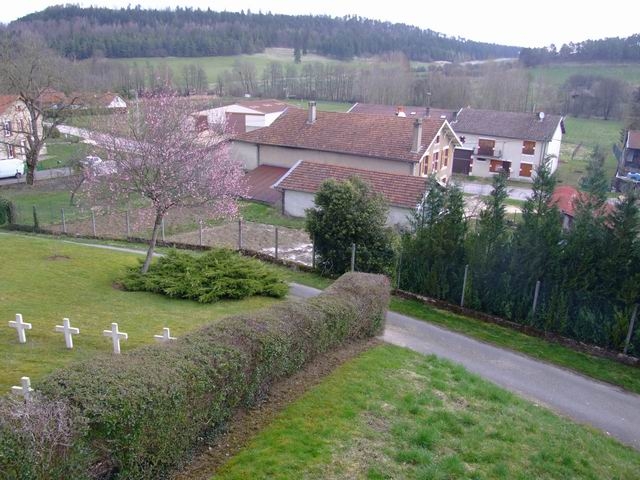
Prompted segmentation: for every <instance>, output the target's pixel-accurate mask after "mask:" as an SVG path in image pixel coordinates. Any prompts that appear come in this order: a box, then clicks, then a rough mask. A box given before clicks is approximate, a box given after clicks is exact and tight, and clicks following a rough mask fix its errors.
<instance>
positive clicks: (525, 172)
mask: <svg viewBox="0 0 640 480" xmlns="http://www.w3.org/2000/svg"><path fill="white" fill-rule="evenodd" d="M532 170H533V165H532V164H531V163H521V164H520V173H519V175H520V176H521V177H531V171H532Z"/></svg>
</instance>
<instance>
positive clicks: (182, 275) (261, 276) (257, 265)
mask: <svg viewBox="0 0 640 480" xmlns="http://www.w3.org/2000/svg"><path fill="white" fill-rule="evenodd" d="M122 285H123V287H124V288H125V289H127V290H134V291H147V292H155V293H161V294H163V295H167V296H169V297H174V298H185V299H189V300H196V301H198V302H201V303H212V302H217V301H218V300H222V299H234V300H238V299H242V298H246V297H250V296H252V295H263V296H267V297H276V298H282V297H284V296H285V295H286V294H287V292H288V287H287V284H286V283H285V282H284V280H283V279H282V278H281V277H280V276H279V275H278V274H277V273H276V272H274V271H273V270H269V269H267V268H266V267H265V265H264V264H262V263H261V262H259V261H257V260H254V259H251V258H247V257H243V256H242V255H240V254H238V253H236V252H234V251H232V250H228V249H216V250H211V251H209V252H207V253H205V254H204V255H201V256H195V255H191V254H189V253H185V252H178V251H175V250H172V251H171V252H169V254H168V255H167V256H165V257H161V258H159V259H158V260H156V261H155V262H154V263H153V264H152V265H151V267H150V268H149V271H148V272H147V273H145V274H143V273H140V268H132V269H131V270H129V272H128V274H127V276H126V277H125V278H124V279H123V280H122Z"/></svg>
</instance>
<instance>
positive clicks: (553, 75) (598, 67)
mask: <svg viewBox="0 0 640 480" xmlns="http://www.w3.org/2000/svg"><path fill="white" fill-rule="evenodd" d="M531 72H532V73H533V74H534V76H535V77H536V78H538V79H540V80H543V81H544V83H546V84H548V85H552V86H555V87H559V86H561V85H562V84H563V83H564V82H565V81H566V80H567V79H568V78H569V77H570V76H571V75H600V76H604V77H614V78H619V79H620V80H624V81H627V82H629V83H631V84H633V85H640V65H639V64H628V65H623V64H620V65H616V64H604V63H595V64H575V65H574V64H561V65H545V66H542V67H536V68H532V69H531Z"/></svg>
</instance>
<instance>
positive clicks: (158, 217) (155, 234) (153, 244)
mask: <svg viewBox="0 0 640 480" xmlns="http://www.w3.org/2000/svg"><path fill="white" fill-rule="evenodd" d="M163 218H164V212H156V221H155V223H154V224H153V233H152V234H151V241H150V242H149V250H147V258H145V260H144V263H143V264H142V268H141V269H140V271H141V272H142V273H147V271H148V270H149V265H151V260H153V251H154V250H155V248H156V241H157V240H158V233H159V232H160V226H161V225H162V219H163Z"/></svg>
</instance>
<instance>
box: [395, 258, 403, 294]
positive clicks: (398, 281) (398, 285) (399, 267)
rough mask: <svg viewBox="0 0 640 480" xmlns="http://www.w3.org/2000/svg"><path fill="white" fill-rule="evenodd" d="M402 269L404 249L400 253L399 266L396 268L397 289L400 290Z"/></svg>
mask: <svg viewBox="0 0 640 480" xmlns="http://www.w3.org/2000/svg"><path fill="white" fill-rule="evenodd" d="M401 271H402V251H400V254H399V255H398V266H397V268H396V290H400V272H401Z"/></svg>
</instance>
